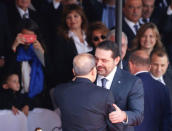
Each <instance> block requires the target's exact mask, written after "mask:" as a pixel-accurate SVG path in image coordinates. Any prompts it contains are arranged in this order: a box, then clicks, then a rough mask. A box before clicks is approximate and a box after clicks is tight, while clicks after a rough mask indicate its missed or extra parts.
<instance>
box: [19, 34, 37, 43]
mask: <svg viewBox="0 0 172 131" xmlns="http://www.w3.org/2000/svg"><path fill="white" fill-rule="evenodd" d="M22 37H24V38H25V40H26V42H25V43H26V44H32V43H34V42H35V40H36V39H37V36H36V35H34V34H23V35H22Z"/></svg>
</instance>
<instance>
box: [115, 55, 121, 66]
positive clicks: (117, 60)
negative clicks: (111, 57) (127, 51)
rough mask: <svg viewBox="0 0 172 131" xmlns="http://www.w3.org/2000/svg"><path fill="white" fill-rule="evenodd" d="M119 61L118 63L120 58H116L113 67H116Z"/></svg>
mask: <svg viewBox="0 0 172 131" xmlns="http://www.w3.org/2000/svg"><path fill="white" fill-rule="evenodd" d="M119 61H120V57H119V56H117V57H116V58H115V65H118V63H119Z"/></svg>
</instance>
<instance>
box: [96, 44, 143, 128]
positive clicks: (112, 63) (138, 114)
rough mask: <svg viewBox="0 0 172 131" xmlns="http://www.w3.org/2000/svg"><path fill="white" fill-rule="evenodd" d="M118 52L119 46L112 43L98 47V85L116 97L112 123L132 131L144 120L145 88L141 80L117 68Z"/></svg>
mask: <svg viewBox="0 0 172 131" xmlns="http://www.w3.org/2000/svg"><path fill="white" fill-rule="evenodd" d="M118 50H119V49H118V45H117V44H114V43H113V42H112V41H104V42H102V43H100V44H99V45H98V46H97V47H96V51H95V57H96V66H97V72H98V77H97V81H96V84H97V85H98V86H102V87H104V88H106V89H109V90H111V91H112V93H113V95H114V99H115V104H116V105H115V109H116V111H114V112H112V113H110V114H109V118H110V120H111V122H112V123H120V124H121V127H122V130H121V131H132V130H134V128H133V127H132V126H136V125H139V124H140V123H141V122H142V120H143V112H144V99H143V87H142V82H141V80H140V79H138V78H137V77H135V76H133V75H131V74H129V73H128V72H126V71H124V70H121V69H119V68H118V67H117V65H118V63H119V60H120V57H119V51H118ZM114 127H115V125H114Z"/></svg>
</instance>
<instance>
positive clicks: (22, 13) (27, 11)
mask: <svg viewBox="0 0 172 131" xmlns="http://www.w3.org/2000/svg"><path fill="white" fill-rule="evenodd" d="M16 7H17V10H18V12H19V14H20V16H21V18H22V19H23V15H24V14H26V13H27V14H28V18H29V10H28V9H27V10H26V11H24V10H23V9H21V8H20V7H18V6H16Z"/></svg>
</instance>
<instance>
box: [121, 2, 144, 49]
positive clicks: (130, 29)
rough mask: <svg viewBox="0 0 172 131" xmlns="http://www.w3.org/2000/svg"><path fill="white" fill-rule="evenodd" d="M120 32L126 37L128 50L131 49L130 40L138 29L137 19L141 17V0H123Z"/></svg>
mask: <svg viewBox="0 0 172 131" xmlns="http://www.w3.org/2000/svg"><path fill="white" fill-rule="evenodd" d="M123 13H124V18H123V23H122V30H123V31H124V32H125V33H126V35H127V37H128V48H131V47H132V43H131V42H132V40H133V39H134V37H135V36H136V34H137V31H138V29H139V28H140V26H141V25H140V23H139V19H140V18H141V15H142V0H125V1H124V7H123Z"/></svg>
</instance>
